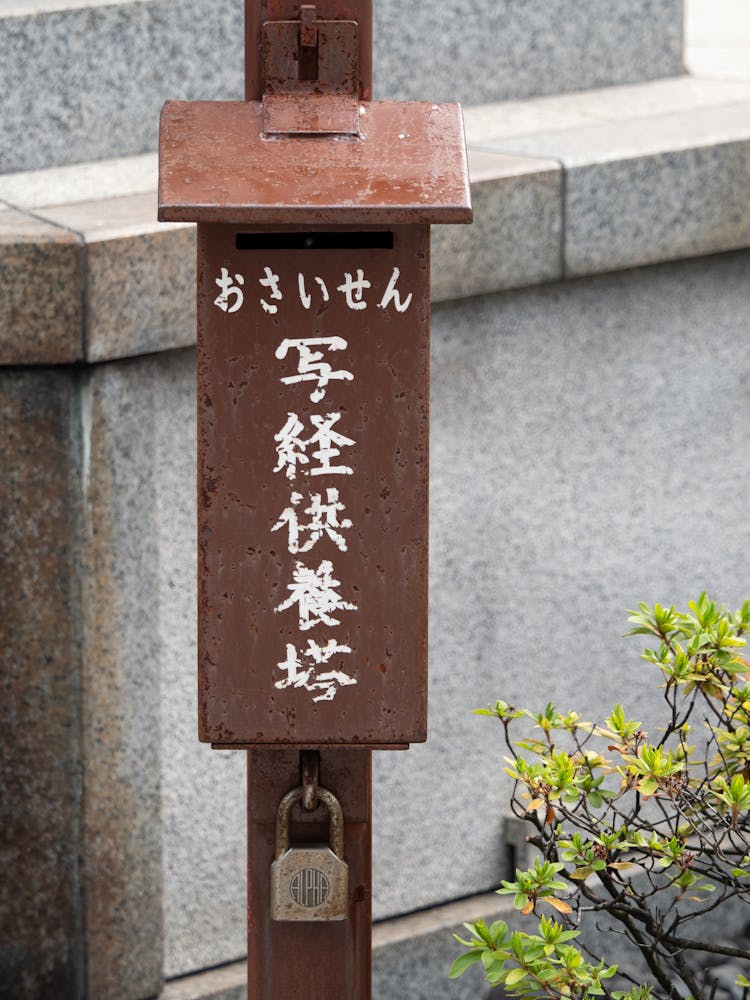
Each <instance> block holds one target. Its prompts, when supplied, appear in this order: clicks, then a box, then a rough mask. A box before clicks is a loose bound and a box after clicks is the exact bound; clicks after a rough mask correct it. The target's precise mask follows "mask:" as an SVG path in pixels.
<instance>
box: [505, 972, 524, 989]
mask: <svg viewBox="0 0 750 1000" xmlns="http://www.w3.org/2000/svg"><path fill="white" fill-rule="evenodd" d="M525 978H526V969H511V970H510V972H509V973H508V975H507V976H506V977H505V985H506V986H515V985H516V983H520V982H521V980H522V979H525Z"/></svg>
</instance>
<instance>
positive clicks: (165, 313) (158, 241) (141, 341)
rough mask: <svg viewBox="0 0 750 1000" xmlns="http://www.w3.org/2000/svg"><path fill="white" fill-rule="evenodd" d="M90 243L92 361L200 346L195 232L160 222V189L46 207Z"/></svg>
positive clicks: (49, 214) (89, 334) (88, 334)
mask: <svg viewBox="0 0 750 1000" xmlns="http://www.w3.org/2000/svg"><path fill="white" fill-rule="evenodd" d="M38 211H39V212H40V214H43V216H44V218H46V219H49V220H51V221H52V222H55V223H56V224H57V225H60V226H65V227H67V228H68V229H71V230H74V231H76V232H78V233H80V235H81V238H82V240H83V241H84V242H85V245H86V295H85V304H86V359H87V360H88V361H94V362H96V361H105V360H111V359H113V358H118V357H126V356H130V355H134V354H148V353H151V352H154V351H164V350H171V349H173V348H175V347H186V346H188V345H190V344H193V343H195V227H194V226H192V225H187V224H185V223H170V224H167V225H163V224H161V223H157V222H156V203H155V198H154V194H153V192H149V193H148V194H133V195H129V196H127V197H116V198H104V199H101V200H97V201H89V202H82V203H73V204H67V205H59V206H50V207H45V208H40V209H38Z"/></svg>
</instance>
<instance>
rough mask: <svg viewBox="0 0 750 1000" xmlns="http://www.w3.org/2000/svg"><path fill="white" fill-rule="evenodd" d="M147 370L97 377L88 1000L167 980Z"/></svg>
mask: <svg viewBox="0 0 750 1000" xmlns="http://www.w3.org/2000/svg"><path fill="white" fill-rule="evenodd" d="M139 374H140V373H139V370H138V366H137V365H133V366H130V367H129V366H121V367H118V366H116V365H102V366H99V367H97V368H94V369H92V370H90V371H89V372H88V373H87V379H86V385H85V388H84V398H83V408H82V411H83V456H84V459H83V461H84V468H83V484H84V495H85V501H86V522H85V536H84V540H85V545H84V575H83V588H82V594H83V611H84V613H83V626H82V628H83V682H84V703H83V718H82V729H83V732H82V742H83V748H84V768H85V785H86V797H85V802H84V844H85V851H84V879H85V881H84V885H85V892H84V902H85V925H86V936H87V995H88V996H92V997H97V998H101V1000H141V998H142V997H148V996H154V995H156V994H157V993H158V992H159V990H160V988H161V982H162V963H163V958H162V947H163V930H162V859H161V842H162V832H161V821H162V814H161V788H160V777H161V742H160V740H161V720H160V704H159V701H160V685H159V658H160V644H159V618H158V611H159V609H158V587H159V563H158V537H157V531H156V524H155V517H156V515H155V506H156V505H155V500H156V481H157V475H156V466H155V453H154V444H153V435H152V434H151V433H150V432H151V429H152V422H153V413H154V406H155V400H154V395H153V388H152V386H150V385H149V384H148V381H147V380H145V379H140V380H139V381H137V382H136V379H137V378H138V375H139Z"/></svg>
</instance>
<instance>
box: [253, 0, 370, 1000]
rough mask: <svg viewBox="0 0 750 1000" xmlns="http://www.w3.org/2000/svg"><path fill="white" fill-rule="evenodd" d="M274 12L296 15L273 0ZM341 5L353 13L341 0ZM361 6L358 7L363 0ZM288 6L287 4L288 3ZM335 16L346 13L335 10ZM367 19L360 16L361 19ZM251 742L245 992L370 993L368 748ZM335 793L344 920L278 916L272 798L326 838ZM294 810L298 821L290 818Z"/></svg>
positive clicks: (364, 54)
mask: <svg viewBox="0 0 750 1000" xmlns="http://www.w3.org/2000/svg"><path fill="white" fill-rule="evenodd" d="M270 2H271V5H272V6H274V4H275V6H274V10H273V12H272V13H273V15H274V16H275V17H277V18H278V17H280V16H283V15H286V16H290V17H295V16H299V15H298V14H297V12H296V11H295V10H294V9H283V8H284V0H270ZM340 6H342V7H343V8H344V13H345V14H349V15H350V16H351V15H352V14H354V13H355V11H354V9H353V7H352V10H349V9H348V8H347V4H346V2H344V4H343V5H340ZM354 6H356V4H355V5H354ZM360 6H361V5H360ZM286 7H287V8H289V4H288V3H287V4H286ZM267 8H268V0H246V2H245V32H246V34H245V39H246V51H245V99H246V100H248V101H250V100H258V99H260V97H261V96H262V70H261V62H262V52H261V45H260V38H261V31H260V28H261V25H262V24H263V21H264V20H265V19H266V17H267V16H268V15H269V13H271V12H269V11H268V9H267ZM337 14H338V16H339V17H342V16H343V14H342V13H341V11H337ZM364 23H367V22H363V26H364ZM359 51H360V59H359V65H360V73H361V74H362V75H361V77H360V86H359V90H360V95H361V96H362V97H363V98H365V99H368V98H370V97H371V91H372V69H371V67H372V54H371V53H372V34H371V26H369V25H368V29H367V30H366V31H363V32H362V33H361V35H360V38H359ZM315 758H316V751H314V750H303V751H302V752H299V751H297V750H250V751H248V761H247V764H248V767H247V775H248V780H247V832H248V853H247V858H248V865H247V869H248V876H247V889H248V892H247V907H248V920H247V928H248V935H247V940H248V963H247V964H248V982H247V994H248V1000H303V998H304V1000H370V996H371V913H372V906H371V899H372V860H371V858H372V851H371V844H372V830H371V820H372V751H370V750H355V749H351V750H350V749H342V750H322V751H320V752H317V759H315ZM313 783H314V785H317V784H320V785H321V786H323V787H325V788H327V789H328V790H329V791H331V792H333V794H334V795H335V796H336V798H337V799H338V801H339V802H340V804H341V807H342V810H343V813H344V860H345V861H346V863H347V864H348V866H349V888H348V894H349V901H348V908H347V919H346V920H344V921H335V922H315V923H303V922H293V923H292V922H287V921H276V920H273V919H272V916H271V901H270V893H271V878H270V873H271V865H272V863H273V861H274V858H275V845H276V820H277V810H278V805H279V802H280V801H281V799H282V798H283V796H284V795H285V793H286V792H288V791H289V790H290V789H292V788H294V787H295V786H298V785H302V786H303V788H304V789H305V793H304V797H303V802H302V804H301V806H302V807H301V808H300V809H298V810H296V811H295V813H294V814H293V816H292V824H291V828H290V842H291V843H292V844H305V843H320V842H323V841H326V840H327V839H328V816H327V813H326V812H325V810H324V809H322V808H318V809H311V808H310V806H311V805H312V802H311V792H310V787H311V785H312V784H313ZM295 816H296V819H297V821H296V822H295V821H294V820H295Z"/></svg>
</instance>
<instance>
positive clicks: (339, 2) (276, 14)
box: [245, 0, 372, 101]
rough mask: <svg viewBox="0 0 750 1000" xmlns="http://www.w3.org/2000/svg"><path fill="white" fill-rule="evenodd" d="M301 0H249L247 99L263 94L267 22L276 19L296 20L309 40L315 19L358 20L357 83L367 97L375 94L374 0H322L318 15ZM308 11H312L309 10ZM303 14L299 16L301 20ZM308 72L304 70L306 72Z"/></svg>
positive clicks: (364, 97)
mask: <svg viewBox="0 0 750 1000" xmlns="http://www.w3.org/2000/svg"><path fill="white" fill-rule="evenodd" d="M311 6H312V5H310V4H303V5H301V6H300V4H299V2H298V0H245V100H246V101H259V100H260V99H261V97H262V96H263V72H262V67H263V58H262V47H263V26H264V25H265V24H266V23H268V22H274V21H296V23H297V25H298V28H297V31H298V32H299V34H300V37H301V38H303V37H304V38H306V39H308V40H309V38H310V34H309V32H310V31H311V21H312V22H314V21H316V20H317V21H340V22H347V21H349V22H356V24H357V87H356V90H355V93H356V94H357V96H358V97H359V98H360V99H361V100H363V101H369V100H370V99H371V98H372V2H371V0H318V2H317V3H316V4H315V5H314V7H315V17H314V18H312V17H311V15H310V13H309V8H310V7H311ZM306 11H308V13H306ZM298 18H299V20H297V19H298ZM304 75H305V74H304V73H303V76H304Z"/></svg>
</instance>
